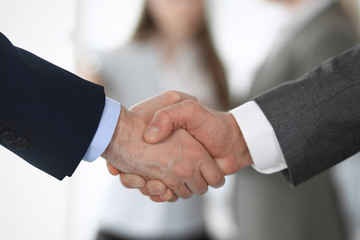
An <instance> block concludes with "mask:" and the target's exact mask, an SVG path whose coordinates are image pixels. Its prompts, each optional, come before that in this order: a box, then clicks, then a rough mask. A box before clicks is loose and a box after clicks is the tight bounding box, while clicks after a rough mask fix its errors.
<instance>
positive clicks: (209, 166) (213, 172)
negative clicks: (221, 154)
mask: <svg viewBox="0 0 360 240" xmlns="http://www.w3.org/2000/svg"><path fill="white" fill-rule="evenodd" d="M200 172H201V175H202V177H203V178H204V179H205V181H206V182H207V183H208V184H209V185H210V186H212V187H213V188H219V187H221V186H223V185H224V184H225V177H224V173H223V171H222V170H221V169H220V167H219V166H218V165H217V164H216V162H215V161H206V162H203V163H202V164H201V165H200Z"/></svg>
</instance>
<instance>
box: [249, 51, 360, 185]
mask: <svg viewBox="0 0 360 240" xmlns="http://www.w3.org/2000/svg"><path fill="white" fill-rule="evenodd" d="M359 66H360V44H358V45H356V46H355V47H353V48H352V49H350V50H348V51H346V52H345V53H343V54H342V55H340V56H338V57H335V58H332V59H329V60H328V61H326V62H324V63H323V64H322V65H320V66H319V67H317V68H316V69H314V70H313V71H312V72H310V73H309V74H306V75H305V76H303V77H301V78H300V79H298V80H295V81H291V82H288V83H284V84H282V85H281V86H279V87H277V88H275V89H273V90H271V91H269V92H267V93H265V94H263V95H260V96H258V97H256V98H255V101H256V102H257V103H258V104H259V106H260V108H261V109H262V110H263V112H264V113H265V115H266V117H267V118H268V119H269V121H270V123H271V124H272V126H273V127H274V130H275V133H276V136H277V138H278V140H279V143H280V146H281V149H282V150H283V153H284V156H285V160H286V163H287V165H288V170H287V171H285V172H284V175H285V176H286V177H287V179H288V180H289V181H290V183H291V184H292V185H296V184H299V183H301V182H302V181H305V180H307V179H309V178H311V177H313V176H315V175H317V174H319V173H320V172H322V171H324V170H326V169H328V168H330V167H332V166H334V165H335V164H337V163H339V162H341V161H343V160H345V159H346V158H348V157H350V156H352V155H354V154H355V153H357V152H359V151H360V94H359V93H360V67H359Z"/></svg>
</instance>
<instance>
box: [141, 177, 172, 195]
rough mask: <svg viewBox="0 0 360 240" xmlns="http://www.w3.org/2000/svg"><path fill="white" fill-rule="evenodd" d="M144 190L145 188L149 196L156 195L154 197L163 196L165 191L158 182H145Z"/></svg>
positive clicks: (163, 186)
mask: <svg viewBox="0 0 360 240" xmlns="http://www.w3.org/2000/svg"><path fill="white" fill-rule="evenodd" d="M145 188H147V191H148V192H149V193H150V194H151V195H156V196H159V195H163V194H165V193H166V191H167V187H166V185H165V184H164V183H163V182H161V181H159V180H148V181H147V182H146V186H145Z"/></svg>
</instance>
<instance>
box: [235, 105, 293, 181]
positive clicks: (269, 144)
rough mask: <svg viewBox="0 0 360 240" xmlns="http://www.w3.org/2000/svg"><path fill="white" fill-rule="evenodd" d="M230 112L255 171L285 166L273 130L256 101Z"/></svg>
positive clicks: (272, 169) (277, 169) (280, 168)
mask: <svg viewBox="0 0 360 240" xmlns="http://www.w3.org/2000/svg"><path fill="white" fill-rule="evenodd" d="M230 113H231V114H232V115H233V116H234V118H235V120H236V122H237V123H238V125H239V127H240V130H241V132H242V134H243V136H244V139H245V141H246V143H247V146H248V148H249V151H250V154H251V157H252V160H253V162H254V164H253V167H254V169H255V170H256V171H258V172H260V173H265V174H270V173H275V172H279V171H281V170H284V169H286V168H287V165H286V162H285V159H284V154H283V153H282V151H281V148H280V144H279V141H278V139H277V137H276V135H275V131H274V129H273V127H272V126H271V124H270V122H269V120H268V119H267V118H266V116H265V114H264V113H263V111H262V110H261V109H260V107H259V105H258V104H257V103H256V102H254V101H250V102H247V103H245V104H243V105H241V106H239V107H237V108H235V109H233V110H231V111H230Z"/></svg>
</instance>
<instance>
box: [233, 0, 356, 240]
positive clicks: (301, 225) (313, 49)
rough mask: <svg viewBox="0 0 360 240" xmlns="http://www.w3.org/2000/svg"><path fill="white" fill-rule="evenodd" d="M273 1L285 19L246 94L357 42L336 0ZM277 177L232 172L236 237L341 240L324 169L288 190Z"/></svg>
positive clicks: (295, 75)
mask: <svg viewBox="0 0 360 240" xmlns="http://www.w3.org/2000/svg"><path fill="white" fill-rule="evenodd" d="M274 1H276V2H279V3H281V4H284V6H286V8H287V9H288V11H289V13H290V14H291V18H290V19H291V20H290V21H289V23H288V25H287V26H286V28H285V29H284V30H283V32H282V34H280V35H279V39H278V41H277V43H276V44H275V45H274V46H273V48H272V49H271V51H270V54H269V55H268V57H267V59H266V60H265V61H264V63H263V64H262V65H261V66H260V68H259V69H258V72H257V74H255V78H254V81H253V86H252V88H251V91H250V96H249V97H254V96H256V95H257V94H259V93H261V92H263V91H266V90H268V89H270V88H272V87H275V86H277V85H279V84H281V83H283V82H285V81H288V80H292V79H297V78H298V77H300V76H302V75H303V74H304V73H306V72H309V71H311V70H312V69H313V68H314V67H316V66H317V65H318V64H320V63H321V62H322V61H324V60H325V59H327V58H329V57H332V56H335V55H337V54H340V53H341V52H343V51H345V50H346V49H348V48H349V47H351V46H353V45H354V44H356V43H357V41H358V40H357V37H356V34H355V33H354V29H353V27H352V25H351V23H350V21H349V19H348V18H347V16H346V14H345V12H344V11H343V9H342V7H341V4H340V3H339V2H336V1H332V0H274ZM319 94H320V93H319ZM330 131H331V130H330ZM283 181H284V180H283V179H282V176H281V175H280V174H273V175H262V174H259V173H256V172H255V171H254V170H253V169H252V168H248V169H244V170H243V171H240V172H239V173H238V174H237V180H236V194H235V199H234V205H235V206H236V211H237V213H236V221H237V224H238V226H239V232H240V234H241V235H240V237H239V239H244V240H263V239H269V240H288V239H291V240H303V239H306V240H318V239H327V240H331V239H333V240H340V239H346V234H345V230H344V223H343V214H342V212H341V211H340V207H339V204H338V201H337V195H336V191H335V188H334V184H333V182H332V179H331V176H330V173H329V171H327V172H324V173H322V174H321V175H319V176H317V177H316V178H314V179H312V180H310V181H307V182H305V183H303V184H301V185H300V186H297V187H296V188H294V189H291V188H289V187H288V186H287V185H286V184H284V183H283Z"/></svg>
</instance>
